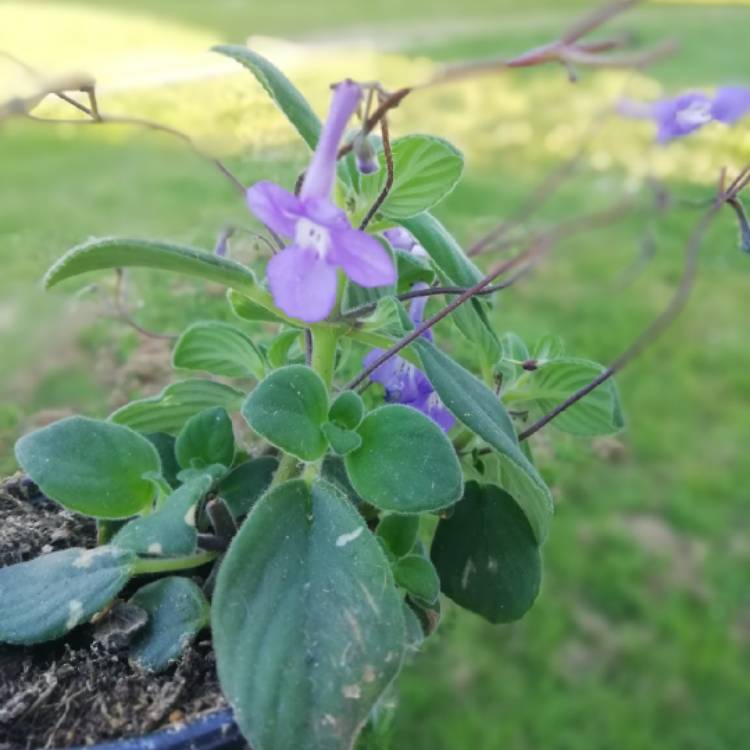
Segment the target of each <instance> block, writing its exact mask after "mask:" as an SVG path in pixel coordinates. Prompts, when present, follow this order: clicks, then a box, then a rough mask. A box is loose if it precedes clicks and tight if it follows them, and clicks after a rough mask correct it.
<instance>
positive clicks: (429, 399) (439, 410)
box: [409, 391, 456, 432]
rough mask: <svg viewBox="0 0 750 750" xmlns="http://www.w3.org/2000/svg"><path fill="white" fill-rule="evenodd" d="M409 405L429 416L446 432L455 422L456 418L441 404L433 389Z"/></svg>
mask: <svg viewBox="0 0 750 750" xmlns="http://www.w3.org/2000/svg"><path fill="white" fill-rule="evenodd" d="M409 406H413V407H414V408H415V409H417V410H418V411H421V412H422V414H424V415H425V416H427V417H429V418H430V419H431V420H432V421H433V422H435V423H436V424H437V426H438V427H440V429H441V430H442V431H443V432H448V431H449V430H450V429H451V427H453V425H454V424H455V423H456V418H455V417H454V416H453V414H451V413H450V412H449V411H448V410H447V409H446V408H445V406H443V402H442V401H441V400H440V397H439V396H438V395H437V393H435V391H432V392H431V393H430V395H429V396H425V397H423V398H422V399H420V400H419V401H415V402H414V403H413V404H409Z"/></svg>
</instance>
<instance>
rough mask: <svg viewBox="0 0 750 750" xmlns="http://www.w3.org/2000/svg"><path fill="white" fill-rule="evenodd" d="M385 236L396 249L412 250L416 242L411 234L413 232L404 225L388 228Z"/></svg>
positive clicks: (384, 233)
mask: <svg viewBox="0 0 750 750" xmlns="http://www.w3.org/2000/svg"><path fill="white" fill-rule="evenodd" d="M383 236H384V237H385V238H386V239H387V240H388V242H390V243H391V245H393V247H394V248H396V250H407V251H408V250H411V249H412V248H413V247H414V245H415V244H416V240H415V239H414V237H412V236H411V232H409V231H408V230H406V229H404V228H403V227H394V228H393V229H386V231H385V232H383Z"/></svg>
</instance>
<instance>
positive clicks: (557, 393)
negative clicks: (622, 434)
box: [505, 357, 625, 437]
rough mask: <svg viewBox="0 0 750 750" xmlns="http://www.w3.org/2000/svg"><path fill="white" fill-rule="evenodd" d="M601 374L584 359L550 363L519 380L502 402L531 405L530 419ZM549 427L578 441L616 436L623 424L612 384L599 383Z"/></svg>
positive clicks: (601, 370)
mask: <svg viewBox="0 0 750 750" xmlns="http://www.w3.org/2000/svg"><path fill="white" fill-rule="evenodd" d="M604 370H605V368H604V367H603V366H602V365H600V364H597V363H596V362H591V361H589V360H586V359H575V358H573V357H564V358H559V359H553V360H551V361H549V362H546V363H544V364H542V365H541V366H540V367H539V368H538V369H537V370H534V371H533V372H530V373H528V374H527V375H526V377H524V378H523V380H519V383H518V387H517V388H515V389H512V390H510V391H508V393H507V394H505V400H506V402H507V403H513V404H531V405H533V407H534V408H533V410H532V411H533V414H534V416H535V417H536V416H541V415H543V414H546V413H547V412H549V411H552V409H554V408H555V407H556V406H559V405H560V404H561V403H562V402H563V401H565V400H566V399H568V398H569V397H570V396H572V395H573V394H574V393H576V392H577V391H579V390H580V389H581V388H584V387H585V386H587V385H588V384H589V383H591V381H593V380H595V379H596V378H597V377H599V375H601V374H602V373H603V372H604ZM551 424H552V425H553V426H554V427H556V428H557V429H558V430H562V431H563V432H569V433H571V434H572V435H579V436H582V437H594V436H596V435H610V434H612V433H614V432H619V431H620V430H621V429H622V428H623V427H624V426H625V420H624V418H623V414H622V405H621V404H620V396H619V393H618V391H617V386H616V385H615V382H614V380H612V379H610V380H607V381H605V382H604V383H602V384H601V385H600V386H598V387H597V388H595V389H594V390H593V391H591V393H588V394H587V395H586V396H584V397H583V398H582V399H580V401H577V402H576V403H575V404H573V405H572V406H570V407H569V408H568V409H566V410H565V411H563V412H561V413H560V414H559V415H558V416H556V417H555V418H554V420H552V422H551Z"/></svg>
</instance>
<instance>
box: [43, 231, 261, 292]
mask: <svg viewBox="0 0 750 750" xmlns="http://www.w3.org/2000/svg"><path fill="white" fill-rule="evenodd" d="M133 266H136V267H140V268H157V269H159V270H161V271H171V272H173V273H180V274H185V275H187V276H198V277H199V278H201V279H205V280H206V281H215V282H217V283H219V284H224V285H225V286H228V287H232V288H234V289H250V288H253V287H255V276H254V275H253V272H252V271H250V269H248V268H246V267H245V266H243V265H242V264H240V263H237V262H235V261H233V260H229V259H227V258H220V257H219V256H217V255H214V254H213V253H209V252H206V251H205V250H199V249H198V248H195V247H187V246H185V245H177V244H175V243H172V242H157V241H156V240H135V239H127V238H124V237H105V238H102V239H93V240H89V241H88V242H84V243H83V244H81V245H78V246H77V247H74V248H72V249H70V250H68V252H67V253H65V255H63V257H62V258H60V260H58V261H57V263H55V265H54V266H52V268H50V270H49V271H47V275H46V276H45V277H44V285H45V286H46V287H47V288H50V287H53V286H55V285H56V284H59V283H60V282H61V281H64V280H65V279H70V278H72V277H73V276H79V275H80V274H82V273H88V272H89V271H101V270H104V269H108V268H129V267H133Z"/></svg>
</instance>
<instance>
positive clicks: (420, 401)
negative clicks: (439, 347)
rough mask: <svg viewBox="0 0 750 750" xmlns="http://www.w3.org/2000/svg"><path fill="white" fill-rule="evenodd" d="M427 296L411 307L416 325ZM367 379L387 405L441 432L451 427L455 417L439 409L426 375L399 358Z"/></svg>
mask: <svg viewBox="0 0 750 750" xmlns="http://www.w3.org/2000/svg"><path fill="white" fill-rule="evenodd" d="M426 286H427V285H426V284H415V285H414V288H415V289H418V288H426ZM426 304H427V297H417V298H416V299H415V300H414V301H413V302H412V304H411V309H410V312H409V314H410V317H411V319H412V321H413V322H414V324H415V325H419V323H421V322H422V318H423V317H424V309H425V306H426ZM423 336H424V337H425V338H428V339H430V340H431V339H432V332H431V331H426V332H425V333H424V334H423ZM382 353H383V350H382V349H373V350H372V351H371V352H370V353H369V354H368V355H367V356H366V357H365V360H364V365H365V367H369V366H370V365H371V364H372V363H373V362H374V361H375V360H376V359H377V358H378V357H379V356H380V355H381V354H382ZM370 378H371V379H372V380H374V381H375V382H376V383H380V384H382V386H383V387H384V388H385V400H386V401H387V402H388V403H397V404H404V405H405V406H411V407H412V408H413V409H417V411H421V412H422V413H423V414H425V415H426V416H428V417H429V418H430V419H432V420H433V421H434V422H435V423H436V424H437V425H438V427H440V429H441V430H443V431H444V432H448V430H450V428H451V427H453V424H454V422H455V421H456V420H455V417H454V416H453V415H452V414H451V413H450V412H449V411H448V410H447V409H446V408H445V406H443V402H442V401H441V400H440V397H439V396H438V395H437V393H435V390H434V388H433V387H432V385H431V384H430V381H429V380H428V379H427V376H426V375H425V374H424V373H423V372H422V371H421V370H419V369H417V368H416V367H415V366H414V365H412V364H411V363H410V362H407V361H406V360H405V359H403V358H402V357H398V356H396V357H391V358H390V359H389V360H388V361H386V362H384V363H383V364H382V365H380V367H378V368H377V369H376V370H375V371H374V372H373V373H372V374H371V375H370Z"/></svg>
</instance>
